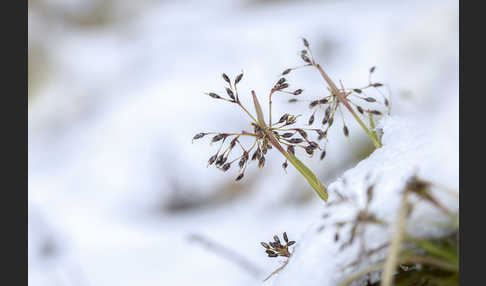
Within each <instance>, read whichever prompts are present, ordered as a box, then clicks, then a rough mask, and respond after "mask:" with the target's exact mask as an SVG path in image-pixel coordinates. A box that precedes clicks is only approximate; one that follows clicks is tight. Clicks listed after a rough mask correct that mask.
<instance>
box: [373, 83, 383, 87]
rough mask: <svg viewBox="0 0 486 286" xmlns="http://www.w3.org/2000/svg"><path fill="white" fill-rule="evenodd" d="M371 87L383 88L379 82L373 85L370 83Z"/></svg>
mask: <svg viewBox="0 0 486 286" xmlns="http://www.w3.org/2000/svg"><path fill="white" fill-rule="evenodd" d="M371 86H373V87H380V86H383V84H382V83H379V82H375V83H372V84H371Z"/></svg>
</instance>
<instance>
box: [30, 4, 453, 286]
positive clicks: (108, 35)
mask: <svg viewBox="0 0 486 286" xmlns="http://www.w3.org/2000/svg"><path fill="white" fill-rule="evenodd" d="M82 2H84V3H91V2H90V1H69V2H68V1H65V2H63V1H48V2H46V3H49V4H48V7H49V9H52V10H53V11H54V10H55V11H56V13H61V14H62V13H75V12H76V11H84V10H83V8H82V7H84V6H83V5H82V4H79V3H82ZM94 2H96V1H94ZM266 2H267V1H242V0H241V1H240V0H234V1H204V2H203V1H201V2H198V1H184V2H183V1H160V2H150V1H143V2H142V1H141V2H140V3H143V5H142V4H140V6H143V7H142V8H140V7H137V6H133V4H130V3H131V2H130V1H120V2H119V5H118V6H119V10H115V12H113V13H115V14H116V11H118V12H119V11H125V13H126V11H127V10H130V9H135V8H137V9H139V10H140V11H139V13H135V15H134V16H133V17H131V18H130V20H127V21H126V22H122V24H117V25H113V26H109V27H104V28H79V27H76V26H72V25H67V24H66V25H56V24H55V21H54V24H52V23H51V22H50V24H49V25H48V24H46V23H45V22H43V21H42V20H41V18H42V15H41V14H40V13H38V12H36V10H34V9H33V10H32V11H30V22H29V25H30V27H29V28H30V33H29V38H30V39H31V40H32V41H39V42H42V43H43V44H45V45H46V46H45V49H46V52H47V55H48V56H49V58H50V59H51V61H52V62H51V64H50V66H51V68H50V69H49V71H47V70H46V71H45V72H46V73H47V72H49V73H50V74H49V76H48V77H47V78H48V80H47V81H46V83H45V84H43V85H42V86H41V87H40V88H38V89H36V90H35V91H32V92H35V94H31V96H32V97H33V99H32V100H31V103H30V106H29V283H30V284H31V285H120V286H122V285H144V286H149V285H255V284H260V283H261V282H262V280H263V279H264V278H265V277H266V276H267V275H268V274H269V273H270V272H272V271H273V270H274V269H275V268H277V267H278V266H279V265H280V264H279V259H275V258H273V259H272V258H267V257H266V255H265V253H264V250H263V248H262V247H261V245H260V244H259V242H260V241H268V240H270V239H271V238H272V236H273V235H274V234H279V235H281V233H282V232H283V231H286V232H287V233H288V235H289V237H290V238H291V239H293V240H296V241H297V244H296V247H295V252H294V255H293V257H292V259H291V260H290V262H289V264H288V265H287V267H286V268H285V269H284V270H283V271H281V272H280V273H279V274H278V275H275V276H274V277H272V278H271V279H269V280H268V281H267V282H266V283H268V284H270V285H335V283H336V281H338V280H340V279H342V278H343V277H345V275H346V273H343V272H341V271H339V268H340V266H341V265H342V264H343V263H345V262H346V261H350V259H352V257H353V255H354V254H353V251H355V249H352V248H351V249H349V250H348V251H347V252H343V253H338V252H337V249H336V246H335V244H333V243H332V232H331V231H323V232H317V231H316V229H318V228H319V227H320V226H321V225H322V223H323V220H322V214H323V213H324V212H326V211H331V209H328V208H327V207H326V205H325V204H323V203H322V202H321V201H319V200H318V199H317V197H316V196H315V195H314V193H313V192H312V190H311V189H310V188H309V187H308V186H307V185H306V183H305V181H304V180H303V179H301V178H300V177H299V176H298V173H297V172H295V171H294V170H293V169H292V168H291V167H289V168H288V172H287V174H285V172H283V170H282V169H281V168H280V164H281V163H282V161H283V160H282V158H281V156H280V155H279V154H277V153H276V152H272V153H273V154H270V156H269V157H268V158H267V159H268V161H267V163H266V166H265V168H264V169H263V170H261V171H258V172H257V170H255V169H256V168H255V166H250V167H252V168H249V173H248V174H247V175H246V177H245V179H244V180H242V181H241V182H240V183H238V184H235V183H232V181H233V179H234V177H235V176H236V173H234V172H231V170H230V171H229V172H230V173H231V174H230V175H228V174H223V173H221V172H220V171H218V170H216V169H214V168H206V162H207V159H208V158H209V156H210V155H212V153H213V151H214V150H215V148H216V146H211V147H210V146H209V144H207V141H201V142H197V144H196V142H195V143H194V144H191V139H192V136H193V135H194V134H196V133H198V132H200V131H205V130H209V131H213V130H217V131H223V130H226V131H240V130H241V129H243V128H247V126H246V124H247V122H246V120H245V119H244V117H243V114H241V112H240V111H239V110H237V109H236V108H234V107H233V106H231V105H226V104H224V103H221V102H215V101H214V100H211V98H209V97H208V96H206V95H204V94H203V93H204V92H207V91H216V92H223V81H222V79H221V73H222V72H226V73H227V74H228V75H230V76H235V75H236V74H238V73H239V72H240V71H241V70H244V73H245V75H244V78H243V80H242V82H241V85H240V88H239V89H240V91H241V92H242V94H246V95H248V94H249V91H250V90H251V89H255V90H256V91H257V94H259V95H260V96H261V97H262V98H263V96H264V95H265V94H266V93H267V92H268V91H269V89H270V88H271V85H272V84H273V83H274V82H275V81H276V80H277V79H278V78H279V74H280V73H281V72H282V71H283V70H284V69H285V68H288V67H291V66H296V65H298V64H300V59H299V51H300V49H301V48H302V46H301V45H302V43H301V37H303V36H305V37H306V38H307V39H308V40H309V41H310V42H311V46H312V47H313V50H314V52H315V56H316V57H317V58H318V59H319V61H320V62H321V64H322V65H323V66H324V67H325V68H326V70H327V72H328V73H329V74H330V75H331V77H333V78H334V79H336V80H338V79H342V80H343V82H344V84H345V85H346V86H349V87H352V86H360V85H362V84H363V83H364V84H366V81H367V77H368V73H367V72H368V69H369V68H370V67H371V66H377V70H376V72H375V74H374V75H373V78H374V79H376V80H379V81H381V82H385V83H387V84H388V85H389V86H390V89H391V92H392V97H391V98H392V113H391V115H390V116H386V117H384V118H383V120H382V121H381V122H380V126H381V127H382V128H383V131H384V135H383V143H384V146H383V148H381V149H379V150H376V151H375V152H373V153H372V154H371V155H370V156H369V157H368V158H366V159H364V160H363V161H361V162H359V163H358V162H357V160H356V156H357V155H356V154H354V153H353V150H354V149H356V148H358V147H359V146H360V144H365V143H366V144H369V142H368V141H367V140H368V139H367V137H366V136H365V135H364V133H363V132H362V130H361V129H360V128H359V126H357V124H355V123H354V122H352V120H351V118H347V117H346V120H347V122H348V125H349V127H350V131H351V136H350V137H349V138H344V136H341V130H340V128H335V129H334V130H332V132H330V135H329V140H330V141H329V144H328V156H327V157H326V159H325V160H324V161H323V162H320V161H318V160H317V158H313V159H311V160H310V159H307V158H305V157H304V156H303V155H304V154H302V157H303V159H302V160H303V161H305V162H306V163H308V165H309V166H310V167H311V168H312V169H313V170H319V171H318V172H317V174H318V176H319V177H320V178H321V179H322V180H323V182H325V183H326V185H328V186H329V189H330V190H331V192H330V195H331V200H332V196H333V191H332V190H333V189H339V190H340V191H342V192H344V193H346V194H350V195H353V194H354V195H356V196H357V199H358V201H359V202H361V201H362V200H363V195H364V189H365V184H366V183H367V181H366V179H365V178H366V177H367V176H368V174H369V173H371V177H372V179H373V180H376V190H375V192H376V193H375V200H374V201H373V204H372V206H371V207H372V209H373V210H374V211H375V212H377V214H379V215H380V216H381V217H383V218H387V220H388V221H390V222H393V218H394V215H395V214H396V209H397V202H398V199H399V191H400V190H401V188H403V184H404V182H405V180H406V179H407V178H408V177H409V176H410V175H411V174H412V173H414V172H416V173H417V174H419V175H420V176H421V177H423V178H425V179H427V180H430V181H432V182H437V183H440V184H441V185H442V186H445V187H447V188H450V189H452V190H455V191H458V180H459V172H458V171H459V169H458V168H459V164H458V159H459V154H458V146H459V135H458V131H459V127H458V102H459V89H458V61H459V59H458V3H457V1H427V2H424V1H268V3H266ZM68 3H69V4H68ZM131 5H132V6H133V7H132V6H131ZM118 6H117V7H118ZM86 9H87V8H86ZM59 11H61V12H59ZM63 11H64V12H63ZM73 11H74V12H73ZM120 13H121V12H120ZM122 15H124V14H122ZM41 70H42V68H41ZM288 78H289V81H290V82H291V85H293V86H294V87H296V88H297V87H302V88H304V89H305V92H304V93H303V95H302V96H303V97H304V98H306V99H312V98H314V97H315V96H322V94H323V92H324V83H323V82H322V80H321V79H320V77H319V75H318V74H317V73H316V72H315V71H312V70H301V71H296V72H295V73H294V72H292V73H291V75H289V77H288ZM242 98H243V101H244V102H245V103H247V105H248V106H251V105H250V104H251V102H250V98H249V96H245V97H243V96H242ZM287 99H288V97H283V98H276V99H274V103H275V108H276V109H275V111H276V113H277V114H280V113H282V112H283V111H285V110H287V109H292V110H298V112H300V113H303V112H307V111H308V109H307V107H306V105H305V104H304V105H296V106H289V105H288V104H287V103H286V101H287ZM363 142H365V143H363ZM343 178H345V180H346V186H347V187H343V186H342V182H343ZM434 191H436V192H437V196H439V197H440V198H441V200H442V201H443V202H444V204H446V205H447V206H449V207H450V208H452V209H455V208H457V206H458V201H457V199H454V198H453V197H450V196H448V195H444V194H443V193H441V192H440V191H439V190H434ZM176 192H177V193H176ZM242 192H244V194H243V195H242V194H241V193H242ZM228 193H231V194H235V195H234V197H231V195H227V196H225V195H224V194H228ZM296 193H298V194H300V195H295V194H296ZM175 194H178V195H179V196H178V197H175ZM222 194H223V195H222ZM309 194H311V195H312V200H311V201H309V202H308V201H306V200H305V196H306V195H309ZM180 196H182V198H184V199H186V201H187V202H189V203H193V204H197V203H198V202H199V203H200V202H201V201H204V200H205V199H206V201H208V203H206V205H203V206H201V207H194V208H189V207H188V208H180V209H178V210H177V209H175V208H172V209H171V208H167V207H166V206H167V205H168V204H169V203H174V200H175V201H176V202H177V200H178V199H177V198H180ZM211 197H216V198H221V197H223V199H221V200H222V201H221V200H220V201H219V203H218V200H215V201H216V203H214V202H213V201H212V200H209V199H207V198H211ZM194 198H198V199H194ZM224 199H226V201H225V200H224ZM179 200H180V199H179ZM164 206H165V207H164ZM417 208H418V209H417V212H415V213H414V217H413V218H412V223H411V225H410V227H411V230H412V231H413V232H414V233H416V234H434V233H436V232H437V231H440V230H437V229H435V228H434V226H435V225H436V223H437V222H438V221H441V219H442V217H441V215H440V214H437V213H436V210H435V209H434V208H432V207H430V206H428V205H427V204H426V203H420V204H418V206H417ZM171 210H172V211H171ZM349 215H353V210H350V209H345V208H344V209H336V210H333V211H332V217H331V218H332V219H336V220H338V219H341V218H346V217H349ZM414 221H415V222H419V223H418V224H414V223H413V222H414ZM193 234H196V235H200V236H203V237H205V238H206V239H208V240H210V241H212V242H214V243H217V244H219V245H221V246H223V247H225V248H227V249H230V250H232V251H234V252H236V253H238V254H239V255H240V256H242V257H244V258H245V259H246V260H247V261H248V262H249V263H250V264H252V265H253V268H255V269H256V271H254V272H250V271H246V270H245V269H244V268H242V267H240V266H239V265H238V264H237V263H235V261H234V260H232V259H231V258H228V257H225V256H224V255H220V254H218V252H217V251H214V250H211V249H209V248H208V247H205V246H204V245H203V244H201V243H199V242H197V241H193V240H191V239H190V237H191V235H193ZM368 235H369V236H370V239H369V240H370V241H376V242H378V241H380V240H383V239H386V238H387V236H388V235H389V233H388V232H387V230H385V229H384V230H377V231H376V232H373V233H370V234H368Z"/></svg>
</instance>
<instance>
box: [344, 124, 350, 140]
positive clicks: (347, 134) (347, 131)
mask: <svg viewBox="0 0 486 286" xmlns="http://www.w3.org/2000/svg"><path fill="white" fill-rule="evenodd" d="M343 132H344V136H346V137H348V136H349V130H348V127H347V126H346V125H344V127H343Z"/></svg>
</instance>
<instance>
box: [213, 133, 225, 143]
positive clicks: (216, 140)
mask: <svg viewBox="0 0 486 286" xmlns="http://www.w3.org/2000/svg"><path fill="white" fill-rule="evenodd" d="M223 138H224V136H223V134H218V135H216V136H214V137H213V139H211V142H218V141H219V140H221V139H223Z"/></svg>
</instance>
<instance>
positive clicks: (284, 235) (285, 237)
mask: <svg viewBox="0 0 486 286" xmlns="http://www.w3.org/2000/svg"><path fill="white" fill-rule="evenodd" d="M283 239H284V240H285V242H287V243H288V242H289V238H288V237H287V232H284V233H283Z"/></svg>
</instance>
